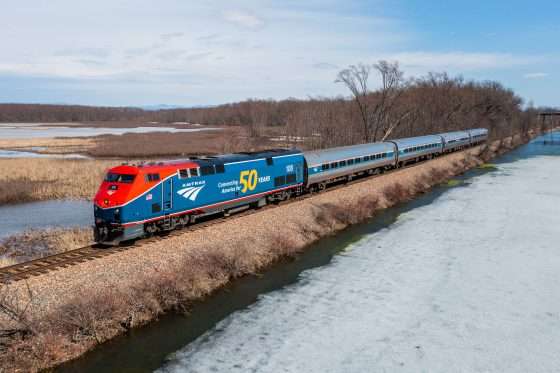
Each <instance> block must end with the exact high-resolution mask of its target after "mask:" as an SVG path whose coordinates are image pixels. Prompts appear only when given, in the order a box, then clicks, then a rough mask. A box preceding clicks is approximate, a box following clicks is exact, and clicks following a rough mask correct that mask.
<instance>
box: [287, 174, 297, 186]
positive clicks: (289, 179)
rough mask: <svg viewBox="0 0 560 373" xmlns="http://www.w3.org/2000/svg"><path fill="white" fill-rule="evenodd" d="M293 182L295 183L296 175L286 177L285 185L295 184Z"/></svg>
mask: <svg viewBox="0 0 560 373" xmlns="http://www.w3.org/2000/svg"><path fill="white" fill-rule="evenodd" d="M295 182H296V174H287V175H286V184H290V183H295Z"/></svg>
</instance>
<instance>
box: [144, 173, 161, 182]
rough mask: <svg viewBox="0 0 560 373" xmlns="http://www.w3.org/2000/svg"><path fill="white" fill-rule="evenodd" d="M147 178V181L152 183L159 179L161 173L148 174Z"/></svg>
mask: <svg viewBox="0 0 560 373" xmlns="http://www.w3.org/2000/svg"><path fill="white" fill-rule="evenodd" d="M145 180H146V182H147V183H152V182H154V181H159V174H146V176H145Z"/></svg>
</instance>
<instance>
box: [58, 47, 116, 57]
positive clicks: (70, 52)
mask: <svg viewBox="0 0 560 373" xmlns="http://www.w3.org/2000/svg"><path fill="white" fill-rule="evenodd" d="M110 54H111V51H110V50H109V49H107V48H68V49H62V50H59V51H56V52H55V53H54V55H55V56H58V57H75V56H79V57H98V58H105V57H109V55H110Z"/></svg>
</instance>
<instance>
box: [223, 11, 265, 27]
mask: <svg viewBox="0 0 560 373" xmlns="http://www.w3.org/2000/svg"><path fill="white" fill-rule="evenodd" d="M223 17H224V19H225V20H226V21H228V22H230V23H233V24H235V25H236V26H239V27H242V28H246V29H251V30H255V29H259V28H261V27H263V26H264V21H263V20H262V19H260V18H259V17H257V16H255V15H254V14H251V13H248V12H246V11H242V10H229V11H226V12H224V14H223Z"/></svg>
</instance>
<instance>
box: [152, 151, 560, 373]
mask: <svg viewBox="0 0 560 373" xmlns="http://www.w3.org/2000/svg"><path fill="white" fill-rule="evenodd" d="M559 160H560V158H558V157H548V156H547V157H534V158H530V159H525V160H520V161H517V162H513V163H508V164H501V165H498V171H496V172H492V173H489V174H485V175H482V176H479V177H476V178H474V179H472V180H471V183H470V184H468V185H467V186H463V187H458V188H452V189H450V190H449V191H448V192H447V193H445V194H443V195H442V196H441V197H439V198H438V199H437V200H436V201H434V202H433V203H432V204H430V205H427V206H424V207H421V208H417V209H414V210H411V211H409V212H407V213H405V214H403V215H401V216H400V217H399V219H398V221H397V222H396V223H395V224H393V225H391V226H390V227H389V228H386V229H384V230H382V231H379V232H377V233H375V234H372V235H370V236H367V237H364V238H363V239H361V240H360V241H358V242H356V243H354V244H352V245H350V246H349V247H348V248H347V249H346V250H345V252H343V253H342V254H341V255H338V256H337V257H335V259H334V260H333V261H332V262H331V264H329V265H328V266H324V267H320V268H316V269H312V270H309V271H306V272H304V273H303V274H302V277H301V280H300V281H298V282H297V283H296V284H294V285H292V286H289V287H286V288H284V289H282V290H278V291H275V292H272V293H268V294H265V295H263V296H261V298H260V299H259V301H258V302H256V303H255V304H253V305H252V306H251V307H249V308H248V309H245V310H242V311H239V312H236V313H234V314H232V315H231V316H229V317H228V318H226V319H225V320H223V321H222V322H220V323H219V324H218V325H217V326H216V328H214V329H213V330H210V331H209V332H207V333H206V334H205V335H203V336H202V337H200V338H199V339H197V340H196V341H195V342H193V343H191V344H190V345H188V346H186V347H185V348H184V349H183V350H180V351H178V352H177V353H175V354H174V355H172V356H171V357H170V358H169V362H168V364H166V366H164V367H163V368H161V371H166V372H252V371H254V372H394V371H399V372H424V371H426V372H503V371H507V372H527V371H531V372H550V371H559V370H560V354H558V346H560V296H558V295H559V290H558V289H560V251H559V246H558V238H559V234H558V233H559V228H558V227H560V214H558V207H559V206H560V188H559V185H560V172H559V171H560V167H559V164H560V163H559Z"/></svg>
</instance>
